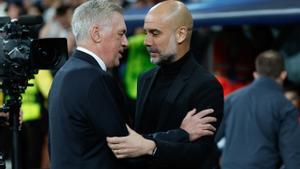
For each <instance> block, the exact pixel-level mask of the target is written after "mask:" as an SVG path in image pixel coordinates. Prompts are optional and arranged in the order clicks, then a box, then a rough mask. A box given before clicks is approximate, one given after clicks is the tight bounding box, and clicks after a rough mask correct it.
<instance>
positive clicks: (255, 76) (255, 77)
mask: <svg viewBox="0 0 300 169" xmlns="http://www.w3.org/2000/svg"><path fill="white" fill-rule="evenodd" d="M253 77H254V79H257V78H258V77H259V75H258V73H257V72H256V71H254V72H253Z"/></svg>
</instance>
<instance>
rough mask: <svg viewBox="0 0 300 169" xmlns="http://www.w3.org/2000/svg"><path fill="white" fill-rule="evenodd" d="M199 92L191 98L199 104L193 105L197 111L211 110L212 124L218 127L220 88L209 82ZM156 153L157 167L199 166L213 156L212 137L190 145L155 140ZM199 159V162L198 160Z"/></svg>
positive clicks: (220, 107)
mask: <svg viewBox="0 0 300 169" xmlns="http://www.w3.org/2000/svg"><path fill="white" fill-rule="evenodd" d="M202 89H205V90H201V91H197V92H196V93H197V96H193V97H192V98H194V99H195V101H201V103H198V104H197V103H195V105H197V108H198V109H204V108H207V107H210V108H213V109H214V110H215V112H214V113H213V114H211V115H212V116H213V117H216V118H217V119H218V122H217V123H215V124H214V126H215V127H216V128H218V127H219V124H220V121H221V119H222V114H223V91H222V87H221V86H220V85H219V84H218V83H216V82H210V83H207V84H205V86H203V87H202ZM155 141H156V145H157V152H156V154H155V156H154V162H155V163H156V164H159V165H168V166H182V167H195V166H201V165H203V163H204V162H208V161H209V159H208V158H211V157H212V156H213V154H212V153H213V152H214V149H215V148H216V147H215V146H216V145H215V142H214V136H206V137H203V138H201V139H198V140H196V141H194V142H190V143H176V142H166V141H161V140H157V139H156V140H155ZM199 159H201V160H199Z"/></svg>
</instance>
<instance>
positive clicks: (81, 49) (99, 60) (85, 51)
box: [76, 47, 106, 71]
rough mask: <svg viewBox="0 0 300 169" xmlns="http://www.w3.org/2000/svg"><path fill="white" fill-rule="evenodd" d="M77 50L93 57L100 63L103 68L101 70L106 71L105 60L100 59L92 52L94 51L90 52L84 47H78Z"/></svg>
mask: <svg viewBox="0 0 300 169" xmlns="http://www.w3.org/2000/svg"><path fill="white" fill-rule="evenodd" d="M76 49H77V50H79V51H81V52H84V53H86V54H89V55H91V56H92V57H93V58H94V59H96V61H97V62H98V64H99V66H100V67H101V69H102V70H104V71H106V66H105V64H104V62H103V60H102V59H101V58H100V57H98V56H97V55H96V54H95V53H94V52H92V51H90V50H88V49H86V48H83V47H77V48H76Z"/></svg>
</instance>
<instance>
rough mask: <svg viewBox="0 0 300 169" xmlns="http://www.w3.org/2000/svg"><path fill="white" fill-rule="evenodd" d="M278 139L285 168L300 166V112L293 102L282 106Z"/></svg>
mask: <svg viewBox="0 0 300 169" xmlns="http://www.w3.org/2000/svg"><path fill="white" fill-rule="evenodd" d="M278 139H279V150H280V154H281V158H282V160H283V163H284V165H285V168H286V169H293V168H300V149H299V147H300V113H299V110H297V109H296V108H295V107H294V106H292V104H291V103H289V104H288V106H285V107H284V108H282V111H281V123H280V129H279V135H278Z"/></svg>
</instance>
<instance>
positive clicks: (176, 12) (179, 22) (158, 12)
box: [147, 0, 193, 29]
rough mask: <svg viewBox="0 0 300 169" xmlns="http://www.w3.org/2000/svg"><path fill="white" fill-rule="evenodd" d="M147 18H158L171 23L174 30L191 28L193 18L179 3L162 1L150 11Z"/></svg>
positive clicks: (171, 0) (170, 0)
mask: <svg viewBox="0 0 300 169" xmlns="http://www.w3.org/2000/svg"><path fill="white" fill-rule="evenodd" d="M147 15H148V16H149V15H150V16H153V17H159V18H161V19H162V20H163V21H164V22H168V23H171V24H172V26H173V27H174V28H178V27H180V26H186V27H187V28H189V29H192V28H193V18H192V15H191V13H190V11H189V10H188V9H187V7H186V6H185V5H184V4H183V3H182V2H180V1H174V0H169V1H163V2H161V3H158V4H157V5H155V6H154V7H152V8H151V9H150V11H149V12H148V14H147Z"/></svg>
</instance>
